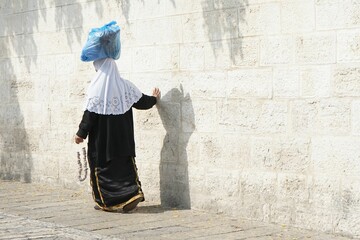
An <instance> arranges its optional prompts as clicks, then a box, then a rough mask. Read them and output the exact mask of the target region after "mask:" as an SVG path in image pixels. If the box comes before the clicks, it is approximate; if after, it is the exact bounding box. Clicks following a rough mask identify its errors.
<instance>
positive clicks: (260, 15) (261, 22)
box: [238, 3, 281, 36]
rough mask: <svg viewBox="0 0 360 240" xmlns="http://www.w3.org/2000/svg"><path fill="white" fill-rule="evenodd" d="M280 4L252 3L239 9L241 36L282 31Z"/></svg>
mask: <svg viewBox="0 0 360 240" xmlns="http://www.w3.org/2000/svg"><path fill="white" fill-rule="evenodd" d="M280 9H281V7H280V4H279V3H269V4H263V5H251V6H249V7H247V8H241V9H240V10H239V13H238V16H239V36H254V35H268V34H277V33H280V30H281V27H280V25H281V24H280V22H281V21H280Z"/></svg>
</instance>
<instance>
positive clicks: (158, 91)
mask: <svg viewBox="0 0 360 240" xmlns="http://www.w3.org/2000/svg"><path fill="white" fill-rule="evenodd" d="M152 95H153V96H154V97H156V100H157V101H158V100H159V99H160V98H161V92H160V89H159V88H154V90H153V93H152Z"/></svg>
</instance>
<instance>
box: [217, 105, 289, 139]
mask: <svg viewBox="0 0 360 240" xmlns="http://www.w3.org/2000/svg"><path fill="white" fill-rule="evenodd" d="M220 109H221V110H220V112H221V114H220V116H221V117H220V119H219V124H220V126H219V127H220V129H221V130H222V131H239V132H242V133H243V134H264V133H266V132H267V133H282V132H285V131H286V127H287V112H288V110H287V105H286V103H282V102H265V103H263V104H261V103H259V102H256V101H247V100H231V101H227V102H225V103H223V104H222V105H220Z"/></svg>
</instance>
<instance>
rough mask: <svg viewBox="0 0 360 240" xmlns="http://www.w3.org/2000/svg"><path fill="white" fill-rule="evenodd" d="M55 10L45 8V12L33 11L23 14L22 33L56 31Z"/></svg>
mask: <svg viewBox="0 0 360 240" xmlns="http://www.w3.org/2000/svg"><path fill="white" fill-rule="evenodd" d="M55 13H56V11H55V8H47V9H46V11H44V10H38V9H35V10H34V11H30V12H26V13H24V20H25V21H24V26H23V27H24V30H25V31H24V32H25V33H28V34H29V33H34V32H51V31H55V30H56V29H57V25H56V21H55V16H56V14H55Z"/></svg>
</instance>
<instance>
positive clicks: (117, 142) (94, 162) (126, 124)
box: [75, 58, 160, 212]
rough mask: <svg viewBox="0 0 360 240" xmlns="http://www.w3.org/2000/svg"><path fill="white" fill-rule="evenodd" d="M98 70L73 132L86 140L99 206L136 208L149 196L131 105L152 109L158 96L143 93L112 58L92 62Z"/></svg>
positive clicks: (104, 207)
mask: <svg viewBox="0 0 360 240" xmlns="http://www.w3.org/2000/svg"><path fill="white" fill-rule="evenodd" d="M94 66H95V70H96V72H97V74H96V76H95V77H94V79H93V80H92V81H91V83H90V86H89V89H88V92H87V100H86V110H85V112H84V115H83V118H82V121H81V123H80V125H79V130H78V132H77V133H76V136H75V142H76V143H77V144H79V143H81V142H83V141H84V139H85V138H86V137H87V135H89V140H88V160H89V166H90V177H91V179H90V182H91V186H92V190H93V198H94V200H95V202H96V206H95V209H102V210H105V211H118V210H121V209H122V210H123V211H124V212H129V211H131V210H133V209H134V208H135V207H136V206H137V204H138V203H139V202H142V201H144V200H145V198H144V194H143V192H142V190H141V183H140V181H139V178H138V174H137V168H136V165H135V142H134V126H133V114H132V108H133V107H134V108H136V109H150V108H151V107H153V106H154V105H155V104H156V102H157V101H158V100H159V99H160V90H159V89H158V88H155V89H154V90H153V94H152V96H147V95H145V94H142V93H141V91H140V90H139V89H138V88H137V87H136V86H135V85H134V84H132V83H131V82H129V81H127V80H124V79H122V78H121V77H120V74H119V71H118V69H117V66H116V63H115V61H114V60H113V59H111V58H104V59H99V60H96V61H95V62H94Z"/></svg>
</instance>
